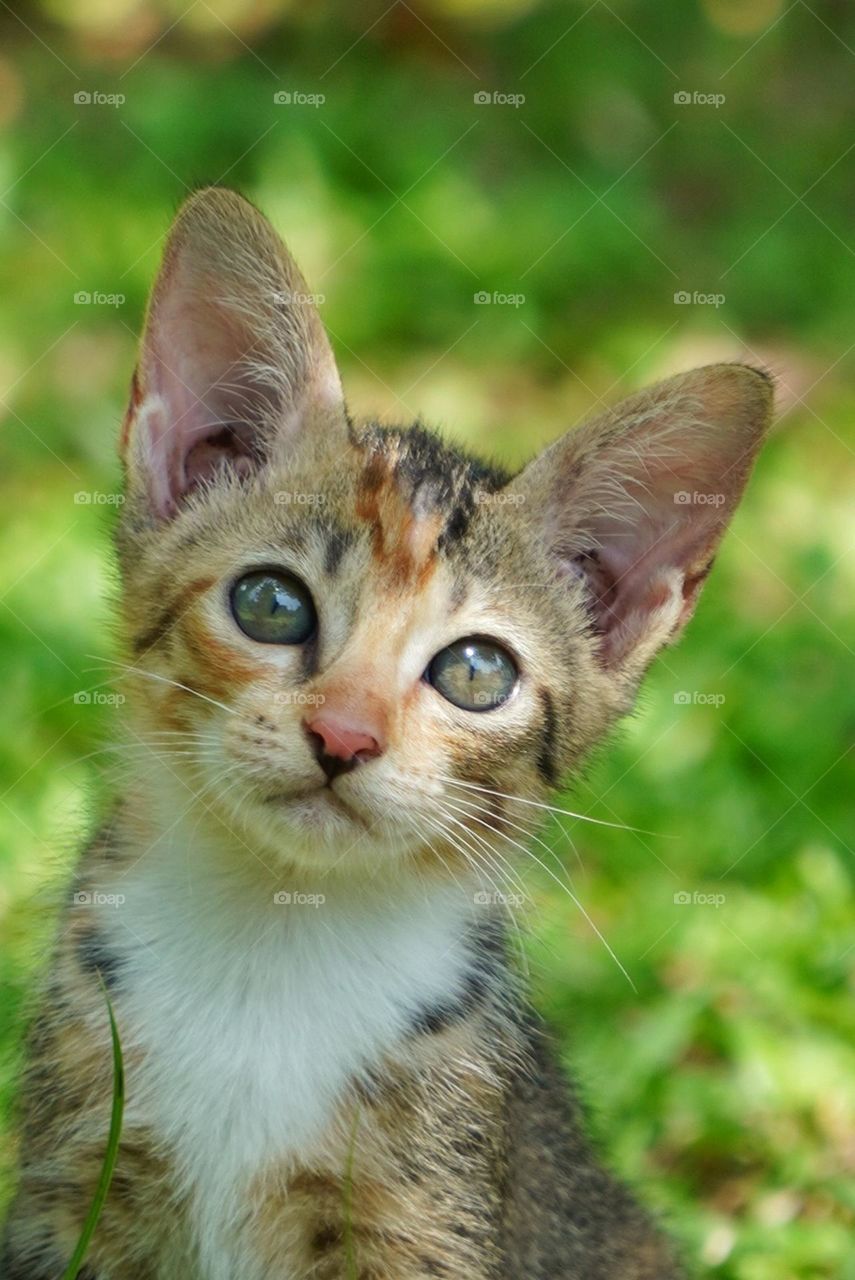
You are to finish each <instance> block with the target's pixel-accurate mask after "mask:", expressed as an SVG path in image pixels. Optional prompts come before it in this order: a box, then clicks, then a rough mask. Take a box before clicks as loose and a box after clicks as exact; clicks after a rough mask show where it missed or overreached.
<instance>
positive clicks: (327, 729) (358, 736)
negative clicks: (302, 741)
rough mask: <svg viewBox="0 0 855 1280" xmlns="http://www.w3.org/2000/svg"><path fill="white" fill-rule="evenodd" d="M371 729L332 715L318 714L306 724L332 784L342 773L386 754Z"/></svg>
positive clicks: (310, 741) (317, 754) (311, 742)
mask: <svg viewBox="0 0 855 1280" xmlns="http://www.w3.org/2000/svg"><path fill="white" fill-rule="evenodd" d="M370 727H371V726H369V725H357V724H355V723H352V722H348V721H347V720H343V719H342V720H339V719H338V718H336V717H334V716H332V715H329V714H327V715H318V716H314V717H313V718H312V719H311V720H304V721H303V728H304V729H305V731H306V735H307V737H308V739H309V744H310V746H311V747H312V749H313V751H314V753H315V757H316V759H317V762H318V764H319V765H320V766H321V768H322V769H323V771H324V773H325V774H326V775H327V780H328V781H329V782H332V780H333V778H337V777H338V776H339V774H341V773H349V772H350V770H351V769H355V768H356V766H357V765H358V764H362V763H363V762H364V761H366V760H373V759H375V757H376V756H379V755H382V754H383V748H382V746H381V745H380V743H379V742H378V741H377V738H376V737H375V736H374V734H373V733H371V732H369V729H370Z"/></svg>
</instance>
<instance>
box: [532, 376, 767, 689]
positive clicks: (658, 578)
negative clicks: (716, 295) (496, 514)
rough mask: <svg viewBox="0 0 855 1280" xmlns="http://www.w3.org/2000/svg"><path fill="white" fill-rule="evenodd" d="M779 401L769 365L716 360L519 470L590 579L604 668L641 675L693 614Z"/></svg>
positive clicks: (568, 556)
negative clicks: (761, 366)
mask: <svg viewBox="0 0 855 1280" xmlns="http://www.w3.org/2000/svg"><path fill="white" fill-rule="evenodd" d="M771 412H772V380H771V378H770V376H769V375H768V374H766V373H765V372H763V371H762V370H759V369H754V368H751V367H749V366H747V365H740V364H722V365H710V366H707V367H706V368H702V369H696V370H694V371H693V372H691V373H686V374H680V375H678V376H677V377H675V378H669V379H667V380H666V381H665V382H661V383H659V384H657V385H656V386H654V387H651V388H649V389H648V390H645V391H642V392H640V393H638V394H637V395H634V396H631V397H630V398H629V399H628V400H625V401H624V402H623V403H622V404H620V405H618V406H617V407H616V408H615V409H613V410H611V411H609V412H607V413H605V414H603V415H602V416H600V417H598V418H596V419H594V420H592V421H589V422H587V423H585V424H583V425H582V426H581V427H579V428H577V429H576V430H575V431H572V432H570V433H568V434H567V435H566V436H564V437H563V438H562V439H560V440H559V441H557V442H556V444H554V445H552V446H551V447H550V448H549V449H547V450H546V452H545V453H543V454H541V456H540V457H539V458H537V459H535V461H534V462H533V463H531V464H530V465H529V466H528V467H527V468H526V469H525V470H524V471H523V472H522V474H521V475H520V476H518V477H517V478H516V479H515V480H514V481H512V484H511V487H512V488H514V489H516V490H518V491H520V492H521V493H524V494H525V495H526V496H527V498H528V501H527V502H526V504H525V509H526V510H527V511H529V512H536V513H537V515H536V516H534V519H535V520H536V528H535V533H536V535H537V536H538V537H539V538H540V539H542V540H543V541H544V542H545V544H546V547H547V549H548V552H549V554H550V556H551V557H552V558H553V560H554V562H555V566H556V569H557V571H558V572H559V574H564V575H567V576H571V577H573V578H574V579H579V578H581V579H582V581H583V584H584V587H585V591H586V596H587V602H588V608H589V612H590V616H591V625H592V628H593V629H594V630H595V632H596V633H597V635H598V637H599V643H600V647H599V653H600V658H601V661H602V663H603V665H604V666H605V667H606V668H608V669H611V670H614V671H616V672H621V673H623V674H625V675H627V676H628V677H629V678H631V680H637V679H638V678H639V677H640V675H641V674H642V672H643V671H644V669H645V668H646V666H647V665H648V663H649V662H650V661H651V659H652V658H653V656H654V654H655V653H656V651H657V650H658V649H659V648H660V647H661V646H662V645H663V644H665V643H668V642H669V641H671V640H673V639H674V638H676V636H677V635H678V634H679V632H680V631H681V629H682V628H683V626H684V625H685V623H686V622H687V621H688V619H689V618H690V617H691V614H692V611H693V609H694V606H695V603H696V601H697V598H698V595H699V593H700V590H701V587H702V585H703V582H704V580H705V578H706V576H707V574H708V573H709V571H710V568H711V567H712V561H713V557H714V555H715V552H716V549H717V547H718V544H719V542H720V541H721V538H722V535H723V533H724V531H725V529H726V527H727V525H728V523H729V521H730V518H731V516H732V514H733V512H734V510H735V508H736V506H737V504H738V502H739V499H740V497H741V495H742V492H743V489H744V487H745V484H746V481H747V479H748V476H749V474H750V471H751V468H752V466H753V463H754V459H755V458H756V455H757V452H758V450H759V448H760V445H761V443H762V440H763V436H764V433H765V431H766V428H767V427H768V424H769V420H770V417H771Z"/></svg>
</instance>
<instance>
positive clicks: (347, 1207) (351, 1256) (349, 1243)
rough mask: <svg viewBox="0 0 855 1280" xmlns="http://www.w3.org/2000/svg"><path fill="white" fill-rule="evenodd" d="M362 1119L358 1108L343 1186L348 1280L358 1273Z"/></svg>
mask: <svg viewBox="0 0 855 1280" xmlns="http://www.w3.org/2000/svg"><path fill="white" fill-rule="evenodd" d="M361 1117H362V1111H361V1108H360V1107H359V1106H357V1107H356V1108H355V1110H354V1114H353V1130H352V1132H351V1135H350V1142H349V1144H348V1150H347V1160H346V1163H345V1169H344V1178H343V1179H342V1184H341V1185H342V1200H343V1210H344V1223H343V1227H344V1232H343V1234H344V1265H345V1272H346V1275H347V1280H356V1273H357V1268H356V1249H355V1246H354V1242H353V1164H354V1160H355V1159H356V1134H357V1131H358V1129H359V1121H360V1119H361Z"/></svg>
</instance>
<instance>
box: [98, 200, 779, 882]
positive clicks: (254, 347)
mask: <svg viewBox="0 0 855 1280" xmlns="http://www.w3.org/2000/svg"><path fill="white" fill-rule="evenodd" d="M771 400H772V393H771V387H770V383H769V380H768V378H767V377H766V375H764V374H763V373H760V372H758V371H757V370H754V369H751V368H748V367H745V366H742V365H736V364H733V365H728V364H722V365H714V366H710V367H708V368H703V369H698V370H695V371H694V372H691V373H686V374H683V375H680V376H678V377H674V378H671V379H669V380H668V381H666V382H663V383H660V384H659V385H657V386H654V387H652V388H651V389H649V390H646V391H643V392H641V393H639V394H636V395H634V396H632V397H631V398H630V399H628V400H626V401H624V402H623V403H622V404H619V405H618V406H616V407H615V408H614V409H610V410H608V411H606V412H605V413H604V414H602V415H601V416H599V417H596V418H594V419H593V420H591V421H589V422H586V423H585V424H583V425H582V426H580V427H578V428H575V429H574V430H572V431H570V432H568V434H566V435H565V436H563V437H562V438H561V439H559V440H558V441H557V442H556V443H555V444H553V445H552V446H551V447H550V448H549V449H547V450H546V452H545V453H543V454H542V455H541V456H540V457H538V458H535V460H534V461H533V462H531V463H530V464H529V465H528V466H527V467H525V468H524V470H522V471H521V472H520V473H519V474H516V475H513V476H511V475H509V474H507V473H505V472H503V471H502V470H500V469H498V468H495V467H492V466H489V465H485V464H484V463H482V462H479V461H476V460H474V459H472V458H470V457H469V456H467V455H466V454H465V453H464V452H463V451H461V450H459V449H456V448H451V447H448V446H447V445H446V444H444V443H443V442H442V441H441V440H440V439H439V438H438V437H437V436H436V435H434V434H432V433H430V432H428V431H426V430H424V429H423V428H422V427H420V426H409V427H403V428H400V429H399V428H385V427H380V426H377V425H375V424H372V423H355V422H353V421H351V419H350V417H349V415H348V413H347V409H346V407H345V403H344V399H343V396H342V390H341V383H340V380H339V376H338V372H337V370H336V366H335V362H334V359H333V355H332V351H331V349H330V345H329V342H328V340H327V337H326V335H325V332H324V330H323V326H322V325H321V322H320V320H319V317H318V314H317V312H316V310H315V309H314V307H313V306H312V304H311V298H310V295H309V293H308V289H307V286H306V284H305V282H304V280H303V278H302V276H301V275H300V273H299V271H298V269H297V267H296V265H295V264H294V262H293V260H292V259H291V258H290V256H289V255H288V253H287V251H286V249H285V248H284V246H283V245H282V243H281V241H280V240H279V238H278V237H277V236H276V234H275V233H274V231H273V230H272V228H271V227H270V225H269V223H267V221H266V220H265V219H264V218H263V217H262V215H261V214H260V213H259V212H258V211H257V210H256V209H255V208H253V207H252V206H251V205H250V204H248V203H247V202H245V201H244V200H243V199H242V198H240V197H239V196H237V195H235V194H234V193H232V192H230V191H226V190H221V189H210V190H207V191H202V192H200V193H198V194H197V195H195V196H193V197H192V198H191V199H190V200H189V201H188V202H187V203H186V204H185V205H184V207H183V209H182V210H181V211H180V213H179V215H178V218H177V220H176V223H175V225H174V227H173V230H172V232H171V235H170V238H169V241H168V245H167V248H166V253H165V257H164V262H163V266H162V269H161V272H160V275H159V278H158V280H157V283H156V285H155V288H154V290H153V294H152V297H151V301H150V304H149V309H148V315H147V318H146V324H145V331H144V335H143V339H142V344H141V351H140V358H139V364H138V367H137V371H136V373H135V375H134V380H133V385H132V394H131V402H130V406H129V409H128V413H127V417H126V421H125V425H124V428H123V432H122V441H121V452H122V457H123V461H124V465H125V471H126V487H127V498H126V503H125V506H124V508H123V517H122V522H121V525H120V529H119V533H118V545H119V552H120V561H121V567H122V578H123V618H124V625H125V632H126V636H125V638H126V643H127V646H128V649H129V653H130V657H129V659H128V661H129V663H130V664H131V666H132V667H133V668H135V669H136V672H137V674H135V675H134V676H133V678H132V680H131V704H130V706H131V717H130V731H131V732H132V734H133V735H134V737H135V738H136V739H137V740H138V741H140V742H142V743H145V744H147V745H148V747H149V748H150V751H151V754H152V757H153V758H154V759H156V760H157V762H158V766H157V767H158V769H159V771H160V772H159V776H160V778H161V782H162V784H163V785H165V786H168V787H172V786H173V780H174V784H175V786H177V787H178V788H179V795H180V796H181V798H182V799H183V803H184V805H185V806H187V807H191V806H192V807H195V809H196V810H198V812H199V816H200V818H201V820H202V821H203V822H204V821H207V820H208V818H210V819H211V820H212V821H216V822H217V823H219V824H220V825H221V826H225V827H226V828H227V829H230V830H231V829H233V830H234V831H235V833H236V834H237V835H238V837H239V840H240V842H241V843H245V844H246V845H248V846H249V847H250V848H252V849H253V850H263V851H264V856H265V857H269V858H272V859H274V860H276V862H277V863H278V864H280V865H282V864H297V865H306V866H312V867H315V868H317V867H326V868H329V867H332V866H338V867H342V868H359V867H364V866H365V865H366V864H371V865H374V866H376V865H377V863H378V861H383V862H385V863H386V864H388V865H395V866H404V865H407V866H409V865H413V864H414V863H418V864H419V865H427V864H430V865H433V862H434V860H438V861H439V862H441V863H443V865H445V864H446V863H448V864H449V865H450V864H451V863H455V862H460V863H466V862H468V861H470V860H471V861H474V862H479V861H482V860H483V859H484V858H486V857H488V856H492V855H489V854H488V851H489V849H490V848H491V846H492V844H493V842H494V837H495V836H496V835H497V833H503V834H504V835H505V836H506V837H508V838H513V834H514V825H515V824H517V825H518V826H519V819H520V816H521V815H522V816H525V815H526V812H528V814H530V813H531V812H532V810H531V809H529V810H528V811H526V810H523V809H521V808H520V807H519V805H518V804H517V802H514V801H511V800H509V799H508V798H507V797H509V796H519V797H522V798H524V799H525V800H527V801H529V802H530V801H539V800H542V799H543V798H544V796H545V795H546V794H548V792H549V790H550V789H551V788H553V787H555V786H557V785H558V784H559V782H560V781H561V780H562V779H563V778H564V777H565V776H566V775H567V774H568V773H569V772H570V771H572V769H573V767H574V766H575V765H576V764H577V763H578V761H579V760H580V759H581V758H582V756H583V755H584V754H585V752H586V751H588V750H589V749H590V748H591V747H592V746H593V745H594V744H595V743H596V742H597V741H598V740H599V739H600V738H601V737H602V735H603V734H604V733H605V731H606V730H607V729H608V727H609V726H610V725H611V724H612V723H613V722H614V720H615V719H616V718H617V717H618V716H619V715H621V714H622V713H624V712H626V711H627V710H628V709H629V708H630V706H631V705H632V701H633V698H634V696H635V693H636V690H637V687H638V684H639V681H640V679H641V677H642V675H643V673H644V671H645V669H646V668H647V666H648V665H649V663H650V661H651V660H652V658H653V657H654V655H655V653H656V652H657V650H658V649H659V648H660V647H661V646H662V645H664V644H667V643H670V642H672V641H673V640H674V639H675V638H676V637H677V635H678V634H679V633H680V631H681V630H682V628H683V626H684V625H685V623H686V621H687V620H688V618H689V616H690V615H691V613H692V610H693V608H694V606H695V602H696V600H697V597H698V593H699V591H700V589H701V585H702V583H703V581H704V578H705V577H706V575H707V573H708V571H709V569H710V565H711V563H712V559H713V556H714V554H715V550H716V547H717V545H718V543H719V541H720V539H721V537H722V534H723V532H724V530H725V527H726V525H727V523H728V520H729V518H730V516H731V514H732V512H733V510H734V508H735V506H736V504H737V502H738V500H739V497H740V495H741V493H742V490H743V488H744V485H745V482H746V480H747V477H748V474H749V472H750V469H751V465H752V463H753V460H754V457H755V455H756V453H757V450H758V448H759V446H760V444H761V440H762V436H763V432H764V429H765V427H766V425H767V423H768V420H769V416H770V410H771ZM182 789H183V790H182ZM516 838H517V840H519V839H520V837H519V835H517V837H516Z"/></svg>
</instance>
